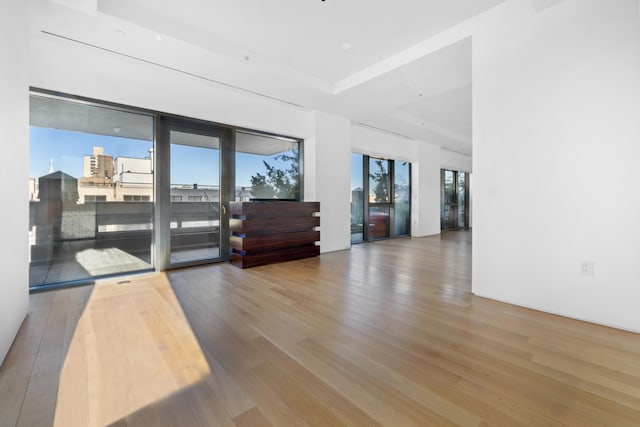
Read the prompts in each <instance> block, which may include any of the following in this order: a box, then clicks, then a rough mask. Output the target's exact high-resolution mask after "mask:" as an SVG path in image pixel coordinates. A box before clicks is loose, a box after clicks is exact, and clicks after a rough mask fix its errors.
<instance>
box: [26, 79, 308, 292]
mask: <svg viewBox="0 0 640 427" xmlns="http://www.w3.org/2000/svg"><path fill="white" fill-rule="evenodd" d="M30 99H31V101H30V110H31V111H30V125H31V126H30V154H29V155H30V158H29V169H30V170H29V171H30V177H29V237H28V238H29V245H30V258H29V261H30V264H29V287H30V288H31V289H43V288H46V287H58V286H68V285H71V284H86V283H91V282H92V281H93V280H95V279H96V278H99V277H106V276H111V275H117V274H122V273H130V272H138V271H143V270H165V269H168V268H174V267H186V266H190V265H197V264H205V263H211V262H217V261H225V260H228V258H229V217H228V213H227V208H228V203H229V201H231V200H234V199H236V198H237V200H262V199H279V200H300V199H301V193H302V188H303V173H302V172H303V167H302V166H303V165H302V158H303V157H302V153H303V148H304V147H303V141H302V140H300V139H297V138H291V137H287V136H282V135H272V134H266V133H261V132H257V131H252V130H247V129H236V128H234V127H232V126H225V125H219V124H214V123H211V122H207V121H202V120H197V119H189V118H184V117H177V116H172V115H169V114H164V113H160V112H156V111H147V110H142V109H136V108H134V107H128V106H122V105H117V104H110V103H106V102H100V101H94V100H89V99H84V98H80V97H74V96H62V95H60V94H58V93H52V92H47V91H35V90H34V93H32V94H31V98H30ZM236 164H237V165H238V166H237V167H236ZM236 170H237V171H238V173H237V174H236ZM236 184H237V185H236Z"/></svg>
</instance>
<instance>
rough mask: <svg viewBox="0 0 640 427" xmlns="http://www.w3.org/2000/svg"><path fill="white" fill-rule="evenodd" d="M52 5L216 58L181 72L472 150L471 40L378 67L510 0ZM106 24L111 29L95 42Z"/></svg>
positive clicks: (137, 0) (85, 1) (119, 33)
mask: <svg viewBox="0 0 640 427" xmlns="http://www.w3.org/2000/svg"><path fill="white" fill-rule="evenodd" d="M36 1H38V0H36ZM39 1H43V0H39ZM50 1H52V2H55V3H58V4H64V5H66V6H71V7H72V8H75V9H76V10H82V11H84V12H86V11H91V9H92V8H93V12H94V13H95V15H96V16H95V18H92V19H94V20H97V21H96V23H94V24H93V25H92V26H90V27H86V28H85V30H84V31H85V33H86V34H84V35H83V34H82V33H81V32H80V33H79V32H78V31H79V30H78V29H77V28H76V30H75V31H76V33H75V34H73V37H74V38H78V37H80V38H82V39H83V40H84V41H88V42H90V43H92V44H93V43H94V44H99V45H101V46H108V47H109V48H110V49H114V50H118V51H123V53H125V54H128V55H131V54H134V55H135V56H139V55H136V54H135V52H134V51H133V50H132V49H134V47H133V45H134V44H135V43H132V42H131V41H128V42H127V41H122V40H121V41H118V40H115V38H120V39H122V38H123V35H124V36H125V38H126V37H133V33H135V32H136V31H147V32H152V33H153V34H155V39H156V40H154V41H153V42H148V43H154V42H155V43H157V42H161V43H166V45H167V46H168V45H169V44H170V43H171V46H176V43H182V45H183V46H190V47H191V48H193V49H199V50H200V51H202V52H208V54H207V55H209V62H210V64H207V59H208V58H207V56H200V57H199V58H198V61H194V60H191V61H184V60H183V61H182V62H181V63H170V64H167V65H169V66H171V67H173V68H178V69H183V71H187V72H190V73H194V74H197V75H203V74H206V76H205V77H207V78H209V79H212V80H216V81H220V82H223V83H225V84H229V85H232V86H236V87H241V88H245V89H247V90H251V91H254V92H257V93H260V94H264V95H267V96H270V97H274V98H277V99H280V100H283V101H286V102H290V103H293V104H296V105H301V106H303V107H305V108H309V109H319V110H323V111H327V112H331V113H336V114H340V115H343V116H346V117H348V118H350V119H351V120H353V121H354V122H358V123H361V124H365V125H369V126H372V127H376V128H380V129H383V130H387V131H389V132H393V133H397V134H400V135H403V136H407V137H409V138H414V139H419V140H423V141H428V142H433V143H435V144H438V145H441V146H443V147H445V148H448V149H451V150H454V151H458V152H462V153H466V154H470V153H471V40H470V39H463V40H453V42H452V44H448V45H447V44H443V46H445V47H443V48H441V49H434V50H433V52H430V53H429V54H428V55H424V56H421V57H419V58H414V59H412V60H409V61H405V63H404V65H402V64H400V65H401V66H394V67H389V68H388V69H384V67H381V68H380V67H379V66H380V65H381V64H382V65H385V64H386V63H389V62H390V59H393V58H394V57H397V56H398V55H402V54H403V52H407V51H408V50H410V49H411V48H414V47H415V46H417V45H419V44H421V43H425V41H428V40H429V39H430V38H433V37H434V36H437V35H438V34H440V33H442V32H443V31H445V30H447V29H450V28H451V27H453V26H455V25H456V24H459V23H461V22H463V21H465V20H468V19H471V18H473V17H475V16H477V15H478V14H480V13H482V12H484V11H486V10H488V9H490V8H492V7H494V6H496V5H498V4H500V3H503V2H504V1H505V0H395V1H389V0H326V1H322V0H269V1H264V0H182V1H179V2H178V1H175V0H50ZM96 2H97V4H96ZM74 12H76V11H74ZM76 13H77V12H76ZM43 14H44V13H43ZM98 22H99V23H100V25H97V23H98ZM100 26H102V28H103V30H105V29H109V30H108V31H106V30H105V31H103V33H102V36H101V37H100V38H96V32H97V30H96V28H97V27H100ZM69 27H70V26H69V25H67V27H66V28H64V30H69V31H71V30H70V29H69ZM62 35H65V34H62ZM110 38H111V39H114V40H109V39H110ZM137 40H140V39H137ZM347 45H348V47H349V48H348V49H345V48H344V47H347ZM124 50H126V51H124ZM148 50H149V51H152V50H157V46H155V45H154V46H153V47H150V49H148ZM185 51H186V50H185V49H184V48H182V49H181V53H180V55H173V57H172V59H169V57H167V61H172V60H173V61H177V59H176V58H184V55H185V53H184V52H185ZM137 52H138V53H139V52H144V50H138V51H137ZM181 55H183V56H181ZM214 59H215V61H214ZM154 62H157V61H154ZM187 62H189V63H187ZM214 62H215V63H216V66H214ZM222 63H224V65H225V66H224V67H221V66H220V64H222ZM183 67H191V68H190V69H184V68H183ZM376 67H378V68H379V69H380V70H382V71H379V70H377V68H376Z"/></svg>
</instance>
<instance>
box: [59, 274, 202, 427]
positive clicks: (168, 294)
mask: <svg viewBox="0 0 640 427" xmlns="http://www.w3.org/2000/svg"><path fill="white" fill-rule="evenodd" d="M67 333H69V332H67ZM209 373H210V368H209V365H208V364H207V361H206V359H205V357H204V355H203V353H202V350H201V348H200V345H199V344H198V341H197V339H196V337H195V336H194V334H193V331H192V330H191V327H190V325H189V323H188V321H187V319H186V317H185V315H184V313H183V311H182V308H181V307H180V304H179V302H178V300H177V298H176V296H175V294H174V293H173V290H172V289H171V286H170V285H169V282H168V280H167V279H166V277H165V276H164V274H160V273H154V274H150V275H147V276H137V277H136V279H135V280H132V281H128V280H123V279H122V278H120V279H112V280H108V281H101V282H98V283H97V284H96V285H95V288H94V289H93V293H92V294H91V297H90V299H89V301H88V303H87V306H86V307H85V310H84V313H83V314H82V316H81V318H80V321H79V322H78V324H77V327H76V329H75V332H74V333H73V337H72V340H71V343H70V345H69V350H68V352H67V355H66V359H65V362H64V365H63V367H62V371H61V374H60V382H59V386H58V399H57V406H56V414H55V424H54V425H56V426H65V427H67V426H104V425H109V424H111V423H114V422H116V421H118V420H121V419H123V418H124V417H126V416H127V415H129V414H132V413H134V412H135V411H138V410H140V409H141V408H143V407H145V406H147V405H150V404H152V403H154V402H156V401H159V400H161V399H164V398H166V397H168V396H170V395H172V394H174V393H176V392H178V391H180V390H182V389H185V388H187V387H189V386H191V385H193V384H195V383H197V382H198V381H200V380H202V379H203V378H204V377H206V376H207V375H208V374H209Z"/></svg>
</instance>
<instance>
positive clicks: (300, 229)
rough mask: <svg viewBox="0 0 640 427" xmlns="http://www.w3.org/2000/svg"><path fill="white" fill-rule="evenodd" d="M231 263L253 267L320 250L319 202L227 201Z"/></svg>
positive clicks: (287, 259)
mask: <svg viewBox="0 0 640 427" xmlns="http://www.w3.org/2000/svg"><path fill="white" fill-rule="evenodd" d="M229 212H230V214H231V216H230V219H229V225H230V229H231V237H230V246H231V257H230V262H231V264H233V265H235V266H237V267H240V268H247V267H255V266H258V265H264V264H272V263H276V262H282V261H292V260H296V259H302V258H308V257H313V256H316V255H318V254H320V246H318V245H316V242H318V241H319V240H320V231H318V230H317V227H318V226H319V225H320V217H319V216H318V215H319V212H320V202H292V201H277V200H274V201H255V202H230V203H229Z"/></svg>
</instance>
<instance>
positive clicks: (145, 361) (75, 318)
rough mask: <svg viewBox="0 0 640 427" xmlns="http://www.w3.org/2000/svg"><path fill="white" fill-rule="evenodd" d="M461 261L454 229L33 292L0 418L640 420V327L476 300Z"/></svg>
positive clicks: (398, 422)
mask: <svg viewBox="0 0 640 427" xmlns="http://www.w3.org/2000/svg"><path fill="white" fill-rule="evenodd" d="M470 267H471V242H470V233H468V232H455V233H453V232H449V233H446V234H444V235H443V236H442V237H439V236H437V237H428V238H418V239H396V240H389V241H383V242H376V243H373V244H362V245H358V246H355V247H353V248H352V250H351V251H342V252H335V253H330V254H323V255H322V256H320V257H316V258H312V259H306V260H301V261H295V262H289V263H282V264H277V265H270V266H264V267H257V268H253V269H247V270H240V269H237V268H235V267H233V266H230V265H213V266H206V267H199V268H190V269H183V270H177V271H172V272H170V273H167V274H151V275H145V276H137V277H131V278H127V279H126V280H125V279H118V280H110V281H103V282H100V283H98V284H96V285H95V286H92V287H83V288H74V289H67V290H62V291H54V292H47V293H41V294H34V295H32V296H31V310H30V314H29V316H28V318H27V320H26V321H25V323H24V325H23V326H22V328H21V330H20V333H19V335H18V337H17V340H16V342H15V344H14V346H13V347H12V349H11V351H10V353H9V355H8V358H7V360H6V361H5V363H4V365H3V366H2V368H0V425H1V426H14V425H18V426H48V425H56V426H65V427H67V426H71V427H73V426H103V425H111V426H216V425H223V426H237V427H240V426H251V427H253V426H323V427H324V426H380V425H384V426H440V425H461V426H490V425H494V426H520V425H525V426H547V425H549V426H563V425H569V426H580V427H583V426H603V425H606V426H639V425H640V335H636V334H632V333H629V332H624V331H619V330H615V329H610V328H606V327H601V326H597V325H592V324H587V323H583V322H579V321H575V320H570V319H566V318H562V317H558V316H553V315H549V314H544V313H540V312H536V311H532V310H527V309H523V308H519V307H515V306H511V305H508V304H503V303H499V302H495V301H490V300H486V299H482V298H478V297H474V296H472V295H471V294H470V275H471V273H470V271H471V268H470ZM123 282H124V283H123Z"/></svg>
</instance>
